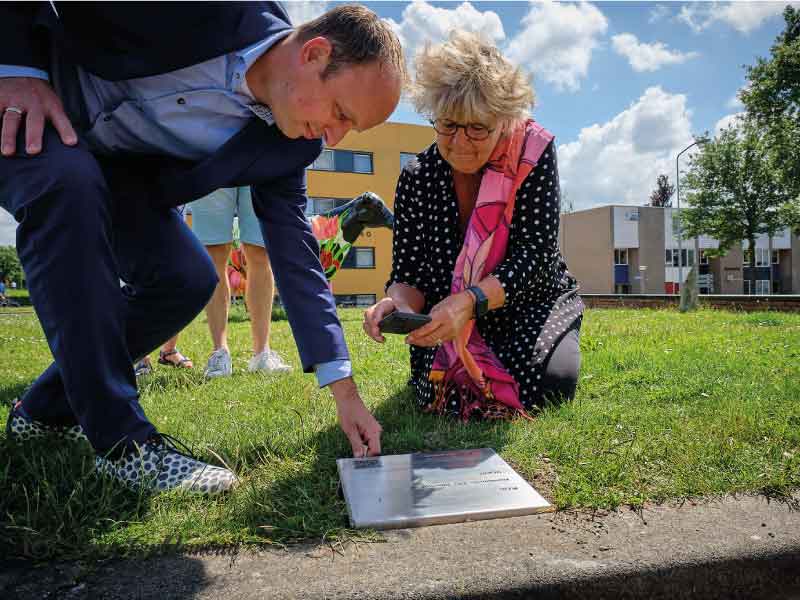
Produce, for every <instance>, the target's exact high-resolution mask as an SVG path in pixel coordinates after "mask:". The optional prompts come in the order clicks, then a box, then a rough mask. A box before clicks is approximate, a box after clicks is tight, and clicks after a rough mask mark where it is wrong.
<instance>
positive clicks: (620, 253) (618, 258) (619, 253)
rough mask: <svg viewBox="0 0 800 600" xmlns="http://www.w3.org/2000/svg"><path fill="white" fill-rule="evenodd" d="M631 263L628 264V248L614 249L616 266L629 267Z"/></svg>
mask: <svg viewBox="0 0 800 600" xmlns="http://www.w3.org/2000/svg"><path fill="white" fill-rule="evenodd" d="M623 253H624V257H625V259H624V260H625V262H621V261H622V256H623ZM629 264H630V263H629V262H628V249H627V248H614V266H615V267H616V266H623V265H624V266H628V265H629Z"/></svg>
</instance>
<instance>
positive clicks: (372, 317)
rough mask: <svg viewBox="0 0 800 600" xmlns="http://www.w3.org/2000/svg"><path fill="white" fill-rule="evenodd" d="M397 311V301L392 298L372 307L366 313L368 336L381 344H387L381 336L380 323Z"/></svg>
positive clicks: (384, 299)
mask: <svg viewBox="0 0 800 600" xmlns="http://www.w3.org/2000/svg"><path fill="white" fill-rule="evenodd" d="M395 310H398V308H397V305H396V304H395V301H394V300H392V299H391V298H383V299H381V300H380V301H378V302H377V303H376V304H373V305H372V306H370V307H369V308H368V309H367V310H366V311H364V331H365V332H366V334H367V335H368V336H369V337H371V338H372V339H373V340H375V341H376V342H378V343H380V344H382V343H383V342H385V341H386V338H385V337H383V335H382V334H381V330H380V329H379V328H378V323H380V322H381V319H383V317H385V316H386V315H388V314H389V313H390V312H394V311H395Z"/></svg>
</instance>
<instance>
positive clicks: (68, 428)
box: [6, 401, 89, 442]
mask: <svg viewBox="0 0 800 600" xmlns="http://www.w3.org/2000/svg"><path fill="white" fill-rule="evenodd" d="M20 404H21V402H19V401H16V402H15V403H14V405H13V406H12V407H11V412H9V413H8V420H7V421H6V437H7V438H8V439H9V440H11V439H13V440H15V441H19V442H24V441H27V440H32V439H38V438H45V437H57V438H62V439H65V440H70V441H73V442H79V441H82V442H88V441H89V439H88V438H87V437H86V434H84V433H83V429H81V426H80V425H50V424H48V423H42V422H41V421H34V420H33V419H30V418H28V417H26V416H24V415H22V414H21V413H20V412H19V407H20Z"/></svg>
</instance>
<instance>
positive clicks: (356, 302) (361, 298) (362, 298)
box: [334, 294, 375, 308]
mask: <svg viewBox="0 0 800 600" xmlns="http://www.w3.org/2000/svg"><path fill="white" fill-rule="evenodd" d="M334 299H335V300H336V304H337V305H339V306H359V307H362V308H366V307H369V306H372V305H373V304H375V294H335V295H334Z"/></svg>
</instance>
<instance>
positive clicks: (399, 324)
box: [378, 312, 431, 334]
mask: <svg viewBox="0 0 800 600" xmlns="http://www.w3.org/2000/svg"><path fill="white" fill-rule="evenodd" d="M430 320H431V318H430V317H429V316H428V315H419V314H416V313H401V312H393V313H389V314H388V315H386V316H385V317H383V319H381V322H380V323H378V328H379V329H380V330H381V333H401V334H402V333H411V332H412V331H414V330H415V329H419V328H420V327H422V326H423V325H425V324H426V323H430Z"/></svg>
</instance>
